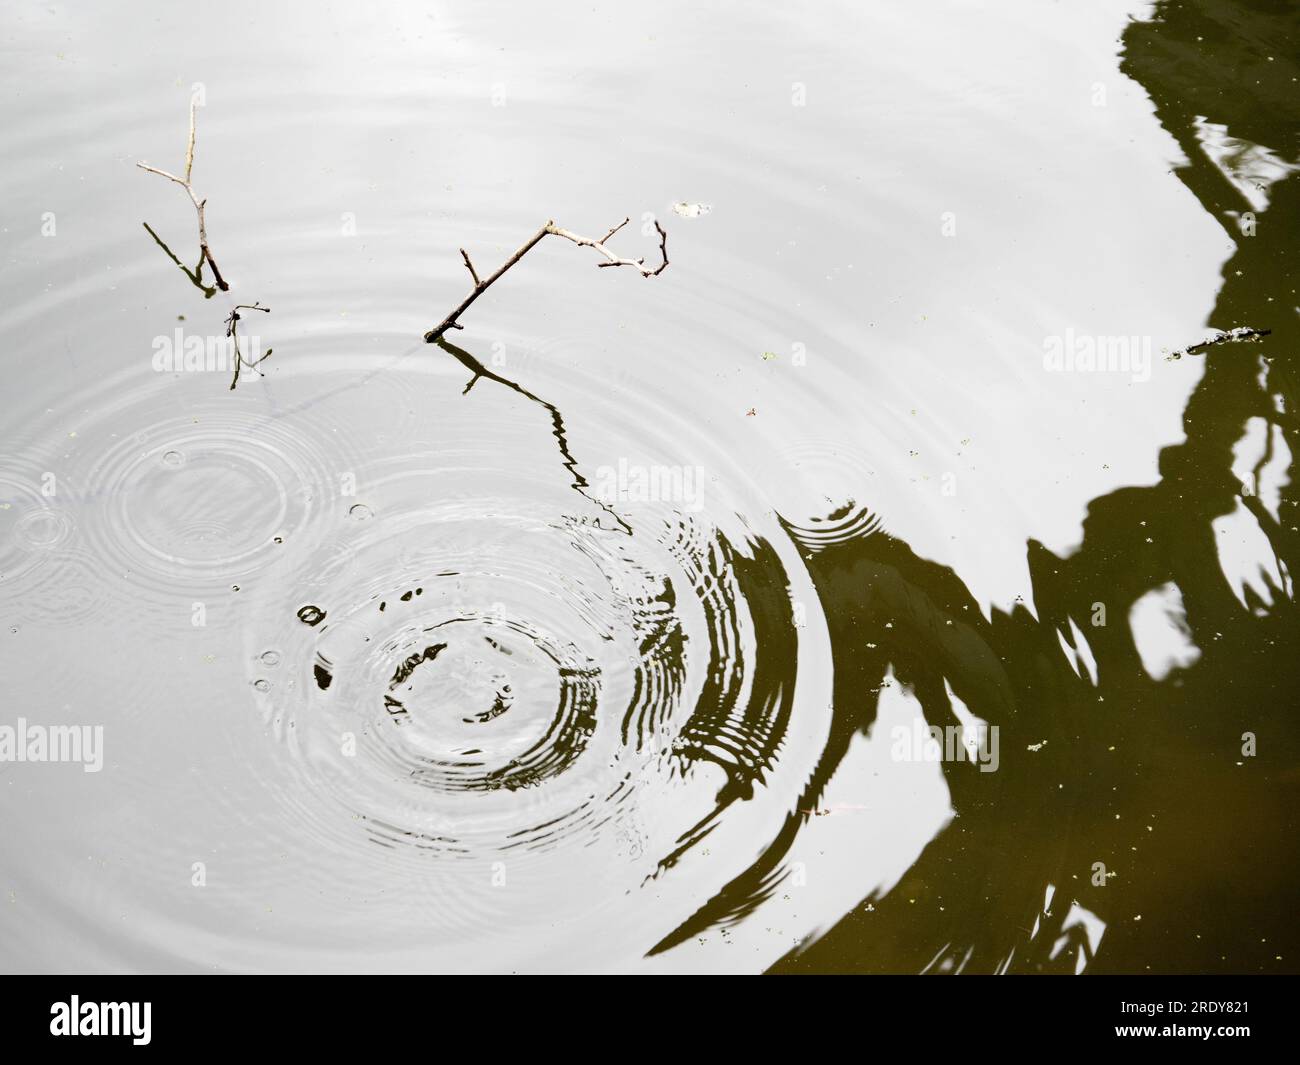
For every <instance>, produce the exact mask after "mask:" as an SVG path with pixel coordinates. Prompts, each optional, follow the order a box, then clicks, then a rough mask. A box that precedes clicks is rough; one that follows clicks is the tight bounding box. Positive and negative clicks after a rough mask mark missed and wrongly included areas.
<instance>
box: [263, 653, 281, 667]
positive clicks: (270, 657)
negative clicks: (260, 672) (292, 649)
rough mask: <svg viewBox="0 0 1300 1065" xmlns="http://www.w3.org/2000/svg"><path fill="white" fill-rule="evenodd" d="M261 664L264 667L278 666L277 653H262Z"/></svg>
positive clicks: (278, 657)
mask: <svg viewBox="0 0 1300 1065" xmlns="http://www.w3.org/2000/svg"><path fill="white" fill-rule="evenodd" d="M261 659H262V664H263V665H266V666H278V665H279V664H280V652H279V651H263V652H262V654H261Z"/></svg>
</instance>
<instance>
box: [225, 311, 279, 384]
mask: <svg viewBox="0 0 1300 1065" xmlns="http://www.w3.org/2000/svg"><path fill="white" fill-rule="evenodd" d="M240 311H261V312H262V313H263V314H270V313H271V308H270V307H263V306H262V305H261V303H237V304H235V306H234V307H232V308H231V310H230V317H229V318H227V319H226V336H227V337H229V338H230V339H231V340H232V341H233V342H234V349H235V376H234V377H232V378H231V380H230V390H231V391H232V392H233V391H234V390H235V386H236V385H237V384H239V371H240V369H241V368H243V367H245V366H247V367H248V368H249V369H250V370H257V366H258V363H261V362H265V361H266V360H267V359H269V358H270V357H271V349H270V348H267V349H266V353H265V354H264V355H262V356H260V357H259V358H256V359H254V360H253V361H252V362H249V361H247V360H246V359H245V358H244V353H243V352H242V351H241V350H240V349H239V312H240ZM257 372H258V374H259V375H260V376H265V374H262V371H261V370H257Z"/></svg>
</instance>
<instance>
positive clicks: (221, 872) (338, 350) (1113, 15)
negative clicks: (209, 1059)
mask: <svg viewBox="0 0 1300 1065" xmlns="http://www.w3.org/2000/svg"><path fill="white" fill-rule="evenodd" d="M1296 23H1297V18H1296V14H1295V11H1294V7H1293V5H1291V4H1288V3H1282V2H1278V3H1263V2H1255V3H1250V4H1246V3H1229V2H1221V0H1220V2H1210V0H1202V2H1189V3H1181V4H1171V3H1159V4H1156V5H1152V4H1142V3H1132V2H1118V0H1102V2H1094V3H1087V4H1082V3H1080V4H1057V5H1051V6H1048V7H1045V6H1044V5H1042V4H1039V3H1031V2H1029V0H1007V2H1002V3H993V2H987V3H983V2H973V0H950V2H937V0H936V2H929V0H927V2H926V3H924V4H916V3H902V2H887V3H879V4H871V5H866V4H850V3H834V4H824V5H813V6H808V5H802V6H790V5H738V4H713V5H694V4H685V3H669V4H656V5H641V6H629V5H612V4H611V5H596V6H593V5H590V4H563V5H559V6H557V5H544V6H543V5H525V4H520V3H513V4H512V3H475V4H469V3H459V2H458V3H436V4H429V5H423V4H415V3H380V4H369V5H364V6H358V5H343V4H334V5H331V4H321V3H311V4H308V3H293V4H276V5H269V4H260V3H240V2H236V3H221V4H208V3H191V4H184V5H178V4H164V3H161V2H148V3H136V4H133V5H132V6H131V9H130V14H129V15H127V14H125V13H124V12H123V11H121V10H119V9H115V8H112V7H109V6H92V5H83V6H80V7H77V8H64V7H58V6H43V5H27V4H12V5H6V7H5V9H4V12H3V15H2V16H0V29H2V30H3V48H4V53H5V62H4V64H3V67H0V82H2V83H3V93H2V94H0V113H2V114H3V125H2V126H0V145H2V146H3V154H4V163H5V165H4V167H3V169H2V170H0V193H2V195H0V202H3V208H2V210H0V228H2V231H3V237H4V245H3V256H0V283H2V284H3V291H4V296H5V298H4V300H3V303H2V304H0V337H2V338H3V347H4V360H5V363H4V383H5V384H4V389H3V412H4V421H3V426H4V435H3V454H2V455H0V678H3V691H4V695H5V698H4V710H3V714H0V757H4V759H5V760H4V761H2V762H0V811H2V817H3V823H4V830H3V832H0V969H3V970H6V971H28V970H36V971H46V970H56V971H58V970H90V971H124V970H163V971H196V970H198V971H202V970H219V971H267V970H272V971H312V972H316V971H332V970H361V971H370V970H419V971H423V970H450V971H546V970H560V971H568V970H584V971H652V972H699V971H712V972H716V971H724V972H759V971H778V972H832V971H846V972H895V971H902V972H920V971H928V972H954V971H962V972H1000V971H1011V972H1035V971H1052V972H1077V971H1082V970H1084V969H1085V968H1086V969H1088V970H1089V971H1128V972H1144V971H1205V970H1212V971H1219V970H1223V971H1243V972H1257V971H1262V972H1273V971H1282V970H1287V971H1289V970H1294V969H1295V968H1296V967H1297V965H1296V959H1297V958H1298V957H1300V952H1298V951H1297V947H1298V946H1300V943H1297V938H1298V937H1297V932H1296V929H1295V924H1294V920H1293V909H1294V901H1295V898H1296V889H1297V880H1298V879H1300V874H1298V872H1297V870H1298V869H1300V866H1298V865H1297V861H1296V859H1297V853H1296V839H1297V833H1296V828H1297V824H1296V819H1297V817H1296V810H1297V808H1298V805H1297V799H1300V795H1298V794H1297V791H1298V789H1300V770H1297V766H1300V751H1298V749H1297V748H1298V747H1300V729H1297V727H1296V724H1295V711H1296V706H1295V701H1294V697H1293V693H1294V692H1295V690H1296V687H1295V682H1296V679H1297V677H1296V672H1297V662H1298V661H1300V659H1298V657H1297V643H1298V642H1300V641H1297V627H1296V611H1295V603H1294V589H1293V586H1292V574H1293V572H1294V566H1295V565H1296V561H1297V548H1298V546H1300V545H1298V541H1297V526H1296V512H1295V506H1296V492H1295V488H1294V485H1293V483H1292V474H1291V465H1292V456H1293V453H1294V450H1295V437H1296V432H1297V427H1298V424H1300V423H1297V421H1296V415H1295V411H1296V409H1297V406H1296V404H1297V397H1296V395H1295V391H1296V386H1297V364H1296V357H1297V356H1296V346H1295V341H1296V337H1297V325H1296V317H1295V314H1296V305H1297V299H1296V264H1295V247H1296V237H1297V235H1298V233H1300V226H1298V225H1297V209H1298V206H1300V205H1298V202H1297V192H1296V189H1297V180H1300V179H1297V178H1296V177H1295V169H1296V163H1297V160H1300V143H1298V137H1297V130H1298V129H1300V125H1298V124H1297V110H1298V105H1297V99H1298V97H1297V92H1296V79H1297V62H1296V56H1297V49H1296V43H1297V33H1296V31H1297V24H1296ZM192 99H193V100H194V101H195V103H196V106H195V115H196V120H197V140H196V151H195V156H194V161H193V172H192V177H193V186H194V188H195V189H196V192H197V195H198V196H199V197H200V199H201V198H203V197H207V198H208V200H207V206H206V227H207V235H208V239H209V243H210V250H211V253H212V257H213V259H215V261H216V262H217V263H218V264H219V265H220V271H221V274H220V276H221V278H222V279H224V280H225V281H226V282H228V284H229V289H228V291H223V290H220V289H219V288H217V287H216V285H215V284H214V280H215V279H214V276H213V273H212V270H211V268H210V267H208V266H206V264H205V265H204V266H203V268H202V269H200V270H197V271H196V268H195V264H196V263H199V262H200V252H199V247H198V243H197V240H196V226H195V211H194V208H193V205H191V203H190V202H189V200H188V199H187V197H186V194H185V191H184V190H183V189H182V188H180V187H179V186H177V185H175V184H172V183H170V182H168V181H166V180H164V179H163V178H161V177H158V176H156V175H153V174H149V173H146V172H144V171H142V170H141V169H139V168H137V166H136V165H135V164H136V163H137V162H138V161H146V162H148V163H149V164H150V165H152V166H155V167H160V168H163V169H166V170H171V171H174V172H180V171H183V169H184V166H185V162H184V158H185V144H186V134H187V121H188V119H187V115H188V110H189V108H190V104H191V100H192ZM624 217H628V218H630V220H631V221H630V222H629V224H628V225H627V227H626V228H624V229H623V230H622V231H620V232H619V233H618V234H617V235H616V236H615V237H613V238H612V239H611V241H610V247H611V248H612V249H613V250H614V251H615V252H616V253H617V254H620V255H624V256H631V257H640V256H645V257H647V260H648V261H649V262H650V263H652V264H654V263H657V262H658V255H659V250H658V237H657V235H656V232H655V228H654V225H655V222H659V223H661V224H662V225H663V227H664V229H665V231H666V232H667V235H668V236H667V254H668V258H669V259H670V265H669V266H668V268H667V269H666V270H664V271H663V272H662V273H660V274H659V275H658V276H655V277H652V278H649V279H643V278H641V277H640V276H638V273H637V272H636V271H635V270H633V269H627V268H619V269H608V270H598V269H596V268H595V265H596V263H598V262H599V261H600V260H599V257H598V256H597V254H596V253H595V252H594V251H593V250H592V249H590V248H581V247H575V246H574V245H573V244H570V243H566V242H565V241H563V240H560V239H558V238H548V239H546V240H544V241H542V243H541V244H539V245H538V246H537V247H536V248H534V249H533V250H532V251H530V252H529V253H528V254H527V255H526V256H525V257H524V258H523V259H522V260H521V261H520V263H519V264H518V265H517V266H515V267H514V268H512V269H511V271H510V272H509V273H508V274H507V275H505V276H504V278H503V279H502V280H501V281H499V282H498V283H497V284H496V285H494V286H493V288H492V289H491V291H490V292H488V293H486V294H484V295H483V297H482V299H481V300H480V301H479V302H477V303H476V304H475V305H474V307H473V308H472V309H470V310H469V311H467V312H466V313H465V315H464V320H463V327H464V328H463V329H462V330H460V331H457V332H454V333H451V334H449V340H448V342H445V343H443V344H442V345H432V344H425V343H424V342H423V341H422V336H423V334H424V332H425V331H426V330H429V329H431V328H432V327H434V326H435V325H436V324H437V323H438V322H439V321H440V320H441V319H442V318H443V317H444V316H445V315H446V314H447V313H448V312H449V311H450V310H452V308H453V307H455V305H456V304H457V303H458V302H459V301H460V300H461V299H462V298H463V297H464V296H465V294H466V292H467V291H468V289H469V285H470V279H469V275H468V273H467V271H466V269H465V265H464V263H463V262H462V259H461V255H460V252H459V251H458V249H460V248H464V249H466V251H467V252H468V253H469V254H470V256H472V260H473V262H474V264H475V265H476V267H477V269H478V270H479V272H480V273H481V274H483V275H485V276H486V274H487V273H488V272H490V271H492V270H494V269H495V268H496V266H497V265H498V264H500V263H502V262H503V261H504V260H505V259H506V258H507V257H508V256H509V255H510V254H511V253H512V252H513V251H514V250H515V249H516V248H517V247H519V245H520V244H522V243H523V242H524V241H525V240H526V239H527V238H528V236H529V234H531V233H533V232H535V231H536V230H537V228H538V226H539V225H541V224H542V223H544V222H545V221H546V220H547V219H554V220H555V221H556V223H557V224H558V225H560V226H564V227H568V228H570V229H572V230H575V231H577V232H578V233H582V234H587V235H590V236H595V237H599V236H601V235H603V234H604V233H605V232H606V231H608V230H609V229H611V228H612V227H613V226H615V225H616V224H617V223H618V222H620V221H621V220H622V219H623V218H624ZM254 303H257V304H260V305H261V307H264V308H268V309H269V313H261V311H259V310H244V311H242V312H240V319H239V322H238V328H239V332H240V336H241V338H242V344H243V350H244V351H245V352H246V353H248V354H249V355H250V357H256V356H257V355H261V354H263V353H269V355H268V357H267V358H266V359H265V360H264V361H263V362H261V363H259V364H258V365H257V366H256V368H255V369H244V370H243V371H242V373H241V376H240V380H239V383H238V387H237V388H235V389H234V390H233V391H232V390H231V389H230V383H231V381H230V378H231V373H230V370H229V366H228V365H225V364H222V365H220V366H217V365H216V364H217V363H218V362H219V361H220V360H221V359H222V358H223V357H224V354H225V352H223V350H222V349H221V345H222V342H223V340H224V338H225V336H226V329H227V319H228V316H229V314H230V313H231V310H232V308H233V307H235V306H236V305H237V304H244V305H249V304H254ZM1233 328H1248V329H1253V330H1260V331H1265V330H1267V331H1269V332H1268V335H1266V336H1264V337H1262V339H1256V340H1255V341H1254V342H1250V341H1247V340H1240V341H1231V342H1226V343H1222V344H1216V345H1213V346H1211V347H1208V348H1205V349H1202V350H1200V351H1191V352H1184V350H1183V349H1186V348H1187V347H1188V346H1189V345H1193V344H1196V343H1197V342H1199V341H1202V340H1204V339H1206V338H1208V337H1211V336H1214V335H1215V334H1214V332H1213V330H1215V329H1220V330H1227V329H1233ZM196 347H197V348H198V349H199V350H202V351H204V352H205V353H206V352H210V353H211V359H212V368H211V369H205V368H204V362H205V359H206V358H207V357H208V356H207V355H206V354H205V355H202V356H196V355H193V354H192V352H193V351H194V350H195V348H196ZM187 352H189V353H191V354H189V355H188V356H187ZM174 359H175V360H176V361H173V360H174ZM471 385H472V387H469V386H471ZM57 726H85V727H87V728H88V729H89V730H90V731H88V732H81V731H78V732H77V733H76V734H75V735H76V738H77V739H78V740H79V741H84V743H85V747H84V749H82V750H81V752H80V755H79V756H77V757H73V755H74V754H75V752H74V751H73V750H72V749H71V748H70V747H69V748H66V749H64V750H63V754H64V755H66V756H68V757H67V758H66V759H65V762H66V761H67V760H69V759H70V760H71V761H72V762H73V764H50V761H48V760H42V759H43V758H47V757H48V756H49V755H50V754H51V753H52V751H50V750H47V751H46V752H45V755H42V753H41V750H42V748H40V747H39V746H38V747H35V748H34V747H32V746H30V745H31V744H32V743H33V742H36V741H35V740H34V739H33V738H34V737H39V738H40V742H42V743H43V742H44V740H45V738H46V737H49V738H50V742H51V743H52V744H53V745H54V746H55V747H56V748H57V745H58V741H57V739H56V737H57V736H59V735H60V734H59V733H56V732H55V731H53V730H54V729H55V728H56V727H57ZM931 728H935V729H938V730H941V731H940V732H939V733H938V734H932V733H931V732H930V729H931ZM959 728H960V729H961V730H962V731H960V732H958V729H959ZM6 730H7V731H6ZM61 735H62V736H63V739H64V741H68V737H69V735H71V734H69V733H64V734H61ZM6 743H8V745H9V746H8V748H6V747H5V744H6ZM20 750H21V751H22V752H23V754H24V760H18V754H17V752H18V751H20ZM6 751H7V754H6ZM965 751H968V752H969V753H968V754H967V756H966V757H964V758H963V757H960V756H961V755H962V753H963V752H965ZM28 756H30V757H28ZM78 761H80V763H81V764H77V763H78ZM87 770H91V771H87Z"/></svg>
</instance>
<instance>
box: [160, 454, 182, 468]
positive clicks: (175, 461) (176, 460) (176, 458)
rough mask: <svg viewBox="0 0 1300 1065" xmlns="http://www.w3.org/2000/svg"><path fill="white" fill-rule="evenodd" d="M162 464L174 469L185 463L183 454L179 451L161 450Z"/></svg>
mask: <svg viewBox="0 0 1300 1065" xmlns="http://www.w3.org/2000/svg"><path fill="white" fill-rule="evenodd" d="M162 464H163V465H164V466H168V467H170V468H171V469H173V470H175V469H178V468H180V467H181V466H184V465H185V456H184V455H182V454H181V453H180V452H179V451H165V452H163V457H162Z"/></svg>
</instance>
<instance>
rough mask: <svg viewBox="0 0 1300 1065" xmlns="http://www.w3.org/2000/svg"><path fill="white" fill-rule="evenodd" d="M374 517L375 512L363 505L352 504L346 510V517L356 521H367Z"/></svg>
mask: <svg viewBox="0 0 1300 1065" xmlns="http://www.w3.org/2000/svg"><path fill="white" fill-rule="evenodd" d="M374 516H375V512H374V511H373V510H371V509H370V508H369V507H368V506H366V505H365V504H364V503H354V504H353V505H352V506H351V507H350V508H349V509H348V517H349V518H352V519H354V520H356V521H367V520H368V519H370V518H373V517H374Z"/></svg>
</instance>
